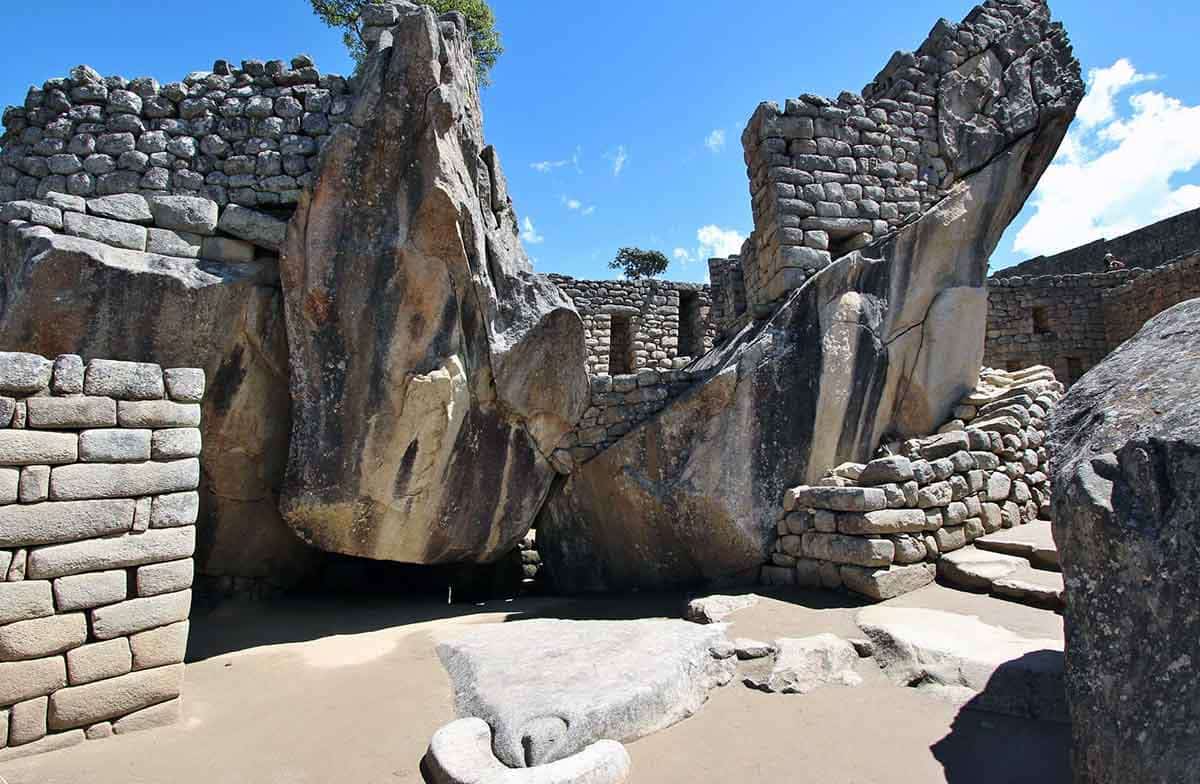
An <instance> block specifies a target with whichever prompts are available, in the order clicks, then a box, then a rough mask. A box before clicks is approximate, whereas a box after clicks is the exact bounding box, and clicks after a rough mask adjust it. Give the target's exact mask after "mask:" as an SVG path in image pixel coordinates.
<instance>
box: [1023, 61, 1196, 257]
mask: <svg viewBox="0 0 1200 784" xmlns="http://www.w3.org/2000/svg"><path fill="white" fill-rule="evenodd" d="M1155 78H1156V77H1155V76H1154V75H1153V74H1143V73H1139V72H1138V71H1137V69H1136V68H1134V66H1133V64H1132V63H1130V62H1129V61H1128V60H1126V59H1120V60H1117V61H1116V62H1115V63H1113V65H1111V66H1110V67H1108V68H1097V69H1093V70H1092V71H1090V72H1089V73H1088V92H1087V95H1086V96H1085V98H1084V99H1083V102H1082V103H1081V104H1080V107H1079V112H1078V115H1077V120H1076V124H1075V126H1073V127H1072V129H1071V131H1070V133H1068V134H1067V138H1066V139H1065V140H1064V142H1063V144H1062V147H1061V148H1060V149H1059V152H1058V155H1057V157H1056V158H1055V159H1054V162H1053V163H1052V164H1051V166H1050V168H1049V169H1047V170H1046V174H1045V175H1044V176H1043V177H1042V180H1041V183H1040V184H1039V185H1038V189H1037V190H1036V191H1035V192H1034V195H1033V198H1032V201H1031V204H1032V206H1033V208H1034V214H1033V216H1032V217H1031V218H1030V219H1029V220H1028V222H1026V223H1025V225H1024V226H1022V227H1021V228H1020V230H1019V231H1018V232H1017V234H1016V237H1015V239H1014V240H1013V250H1014V251H1016V252H1017V253H1018V254H1026V255H1030V256H1035V255H1038V254H1047V253H1056V252H1058V251H1061V250H1065V249H1067V248H1072V247H1075V246H1078V245H1083V244H1085V243H1087V242H1090V241H1092V240H1095V239H1099V238H1101V237H1114V236H1118V235H1120V234H1124V233H1126V232H1129V231H1132V230H1134V229H1136V228H1138V227H1140V226H1143V225H1145V224H1147V223H1151V222H1153V221H1156V220H1160V219H1162V218H1165V217H1168V216H1170V215H1174V214H1177V213H1179V212H1183V211H1185V210H1189V209H1193V208H1196V207H1200V186H1196V185H1179V186H1173V185H1172V181H1173V180H1174V179H1175V178H1176V177H1178V176H1181V175H1186V174H1188V173H1190V172H1195V171H1196V170H1197V166H1200V105H1198V106H1187V105H1185V104H1184V103H1183V102H1182V101H1180V100H1179V99H1177V98H1172V97H1170V96H1168V95H1165V94H1163V93H1162V92H1158V91H1151V90H1147V91H1142V92H1135V93H1134V94H1133V95H1131V96H1130V97H1129V99H1128V100H1127V101H1126V102H1125V103H1124V105H1121V104H1119V103H1118V102H1117V100H1116V99H1117V96H1118V95H1119V94H1120V93H1121V92H1122V91H1124V90H1127V89H1128V88H1130V87H1132V86H1134V85H1137V84H1141V83H1144V82H1148V81H1151V80H1152V79H1155Z"/></svg>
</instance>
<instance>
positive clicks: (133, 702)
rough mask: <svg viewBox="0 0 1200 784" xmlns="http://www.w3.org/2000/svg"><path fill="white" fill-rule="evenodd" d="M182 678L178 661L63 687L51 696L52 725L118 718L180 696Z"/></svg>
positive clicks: (64, 726)
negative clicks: (164, 665) (172, 663)
mask: <svg viewBox="0 0 1200 784" xmlns="http://www.w3.org/2000/svg"><path fill="white" fill-rule="evenodd" d="M182 681H183V665H182V664H176V665H172V666H170V667H159V668H157V669H153V670H142V671H140V672H131V673H129V674H128V675H122V676H120V677H117V678H109V679H107V680H102V681H97V682H96V683H89V684H85V685H83V686H70V687H68V688H65V689H59V690H58V691H56V692H54V694H52V695H50V713H49V721H48V725H49V727H50V729H51V730H66V729H72V728H75V727H83V726H86V725H88V724H95V723H96V722H99V721H105V720H107V719H115V718H117V717H118V716H124V715H126V714H128V713H133V712H134V711H138V710H141V709H143V708H148V707H150V706H151V705H156V704H158V703H160V702H166V701H167V700H170V699H174V698H175V697H178V696H179V690H180V687H181V685H182Z"/></svg>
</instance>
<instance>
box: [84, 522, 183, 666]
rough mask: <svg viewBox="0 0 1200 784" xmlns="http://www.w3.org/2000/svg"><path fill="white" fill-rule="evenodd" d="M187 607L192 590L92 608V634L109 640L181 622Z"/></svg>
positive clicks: (97, 637) (98, 638)
mask: <svg viewBox="0 0 1200 784" xmlns="http://www.w3.org/2000/svg"><path fill="white" fill-rule="evenodd" d="M182 530H187V529H182ZM191 606H192V592H191V591H177V592H176V593H167V594H163V595H161V596H149V597H146V598H142V599H129V600H128V601H124V602H121V603H120V604H112V605H109V606H107V607H100V608H98V609H96V610H92V636H94V637H95V638H96V639H97V640H110V639H112V638H113V637H122V636H126V635H130V634H136V633H137V632H141V631H145V630H147V629H154V628H157V627H159V626H166V625H167V624H170V623H175V622H176V621H183V620H186V619H187V617H188V613H189V611H190V610H191ZM131 644H132V643H131ZM135 654H136V649H135Z"/></svg>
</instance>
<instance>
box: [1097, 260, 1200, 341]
mask: <svg viewBox="0 0 1200 784" xmlns="http://www.w3.org/2000/svg"><path fill="white" fill-rule="evenodd" d="M1196 297H1200V251H1192V252H1191V253H1189V254H1187V255H1185V256H1181V257H1178V258H1175V259H1173V260H1171V261H1168V262H1167V263H1166V264H1165V265H1163V266H1161V267H1156V268H1155V269H1153V270H1151V271H1150V272H1148V273H1146V274H1144V275H1136V276H1133V277H1132V278H1131V279H1130V280H1129V281H1128V282H1125V283H1122V284H1120V285H1118V286H1115V287H1113V288H1110V289H1106V290H1104V291H1103V292H1102V293H1101V299H1102V301H1103V308H1104V330H1105V336H1106V338H1107V341H1108V345H1109V347H1110V350H1114V349H1116V347H1117V346H1119V345H1121V344H1122V343H1124V342H1125V341H1126V340H1129V339H1130V338H1131V337H1133V336H1134V335H1135V334H1137V332H1138V330H1140V329H1141V328H1142V326H1143V325H1144V324H1145V323H1146V322H1147V321H1149V320H1150V319H1152V318H1154V317H1155V316H1157V315H1158V314H1159V313H1162V312H1163V311H1164V310H1166V309H1168V308H1170V307H1172V306H1174V305H1178V304H1179V303H1180V302H1186V301H1187V300H1189V299H1194V298H1196Z"/></svg>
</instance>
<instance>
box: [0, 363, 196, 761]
mask: <svg viewBox="0 0 1200 784" xmlns="http://www.w3.org/2000/svg"><path fill="white" fill-rule="evenodd" d="M203 393H204V373H203V372H202V371H200V370H195V369H169V370H165V371H164V370H163V369H161V368H160V367H159V366H158V365H153V364H145V363H134V362H114V361H107V360H92V361H90V362H88V363H87V365H86V366H85V365H84V362H83V360H82V359H81V358H80V357H78V356H75V355H64V356H60V357H58V358H57V359H55V360H53V361H51V360H49V359H45V358H43V357H41V356H38V355H35V354H16V353H0V760H4V759H11V758H13V757H17V756H24V755H26V754H33V753H37V752H40V751H47V750H50V749H56V748H61V747H63V746H67V745H72V744H74V743H78V742H80V741H82V740H84V739H85V738H102V737H106V736H108V735H112V734H114V733H117V734H120V733H123V732H132V731H135V730H140V729H146V728H148V727H153V726H158V725H160V724H166V723H170V722H172V721H174V720H176V719H177V717H178V715H179V694H180V689H181V685H182V679H183V668H184V666H183V659H184V651H185V649H186V647H187V634H188V620H187V619H188V613H189V610H190V606H191V585H192V555H193V552H194V550H195V545H196V535H195V527H194V524H195V522H196V515H197V510H198V505H199V497H198V494H197V492H196V488H197V486H198V482H199V478H200V461H199V460H198V456H199V454H200V430H199V425H200V405H199V401H200V400H201V398H202V396H203Z"/></svg>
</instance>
